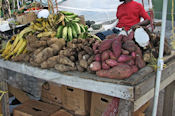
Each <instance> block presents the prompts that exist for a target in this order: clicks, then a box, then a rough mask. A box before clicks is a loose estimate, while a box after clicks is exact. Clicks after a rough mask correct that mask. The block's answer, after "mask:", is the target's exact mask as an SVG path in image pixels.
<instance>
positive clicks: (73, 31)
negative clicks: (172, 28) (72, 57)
mask: <svg viewBox="0 0 175 116" xmlns="http://www.w3.org/2000/svg"><path fill="white" fill-rule="evenodd" d="M71 28H72V35H73V37H74V38H77V37H78V35H77V32H76V30H75V28H74V26H73V25H71Z"/></svg>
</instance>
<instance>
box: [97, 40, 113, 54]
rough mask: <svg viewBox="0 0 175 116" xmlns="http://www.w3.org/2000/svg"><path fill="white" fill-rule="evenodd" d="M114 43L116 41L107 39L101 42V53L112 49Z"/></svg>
mask: <svg viewBox="0 0 175 116" xmlns="http://www.w3.org/2000/svg"><path fill="white" fill-rule="evenodd" d="M113 41H114V39H105V40H103V41H102V42H101V44H100V46H99V51H100V53H102V52H103V51H105V50H108V49H110V48H111V46H112V42H113Z"/></svg>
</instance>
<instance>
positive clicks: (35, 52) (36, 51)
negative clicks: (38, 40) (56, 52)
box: [33, 47, 44, 56]
mask: <svg viewBox="0 0 175 116" xmlns="http://www.w3.org/2000/svg"><path fill="white" fill-rule="evenodd" d="M43 49H44V47H41V48H38V49H36V50H35V51H34V52H33V56H36V55H37V54H39V53H40V52H41V51H42V50H43Z"/></svg>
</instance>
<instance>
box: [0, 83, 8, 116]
mask: <svg viewBox="0 0 175 116" xmlns="http://www.w3.org/2000/svg"><path fill="white" fill-rule="evenodd" d="M0 89H1V90H2V91H8V86H7V83H6V82H5V81H1V82H0ZM2 112H3V116H10V110H9V96H8V93H6V94H4V96H3V98H2Z"/></svg>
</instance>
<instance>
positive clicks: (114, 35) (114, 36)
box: [106, 34, 118, 39]
mask: <svg viewBox="0 0 175 116" xmlns="http://www.w3.org/2000/svg"><path fill="white" fill-rule="evenodd" d="M117 37H118V35H117V34H111V35H108V36H106V39H113V38H117Z"/></svg>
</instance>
